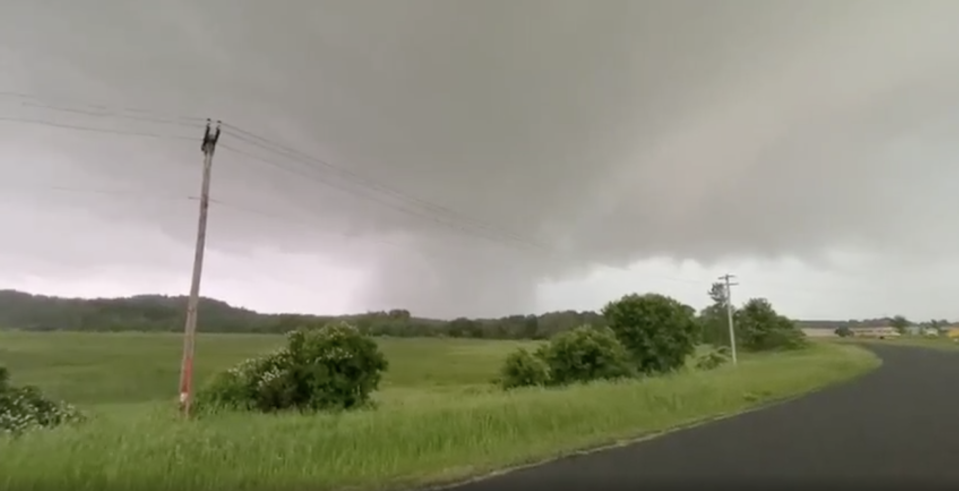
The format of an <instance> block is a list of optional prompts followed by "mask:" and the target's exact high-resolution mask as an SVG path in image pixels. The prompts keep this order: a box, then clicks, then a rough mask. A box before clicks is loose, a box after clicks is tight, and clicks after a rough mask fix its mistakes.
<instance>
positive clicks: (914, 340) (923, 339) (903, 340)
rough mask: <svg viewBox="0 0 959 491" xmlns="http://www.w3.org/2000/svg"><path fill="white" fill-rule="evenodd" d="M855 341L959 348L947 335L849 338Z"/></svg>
mask: <svg viewBox="0 0 959 491" xmlns="http://www.w3.org/2000/svg"><path fill="white" fill-rule="evenodd" d="M847 339H848V340H849V341H847V342H853V343H875V344H891V345H896V346H917V347H920V348H931V349H939V350H947V351H956V350H959V343H957V342H956V341H955V340H952V339H949V338H946V337H935V338H934V337H928V336H900V337H897V338H892V339H873V338H847Z"/></svg>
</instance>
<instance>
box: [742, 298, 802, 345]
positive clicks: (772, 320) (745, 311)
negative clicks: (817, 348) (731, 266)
mask: <svg viewBox="0 0 959 491" xmlns="http://www.w3.org/2000/svg"><path fill="white" fill-rule="evenodd" d="M736 333H737V336H739V339H737V341H739V343H738V344H740V345H741V346H742V347H743V348H744V349H746V350H749V351H772V350H795V349H802V348H804V347H806V346H807V344H808V342H807V340H806V334H805V333H803V332H802V329H799V327H797V326H796V324H795V323H793V321H791V320H789V319H788V318H786V317H784V316H782V315H779V314H778V313H777V312H776V310H775V309H773V306H772V304H770V303H769V301H768V300H766V299H764V298H753V299H750V300H749V301H748V302H746V304H745V305H743V307H742V308H741V309H739V310H738V311H736Z"/></svg>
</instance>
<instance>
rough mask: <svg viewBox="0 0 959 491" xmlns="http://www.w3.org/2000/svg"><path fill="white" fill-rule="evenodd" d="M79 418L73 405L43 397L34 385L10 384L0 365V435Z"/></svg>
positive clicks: (17, 432)
mask: <svg viewBox="0 0 959 491" xmlns="http://www.w3.org/2000/svg"><path fill="white" fill-rule="evenodd" d="M82 419H83V416H82V415H81V414H80V412H79V411H77V409H76V408H74V407H73V406H71V405H69V404H66V403H63V402H56V401H52V400H50V399H48V398H46V397H44V396H43V394H42V393H41V392H40V390H39V389H37V388H36V387H31V386H24V387H14V386H12V385H11V384H10V372H9V371H7V369H6V368H4V367H0V435H4V434H6V435H19V434H22V433H24V432H26V431H31V430H35V429H40V428H50V427H53V426H58V425H61V424H66V423H72V422H79V421H81V420H82Z"/></svg>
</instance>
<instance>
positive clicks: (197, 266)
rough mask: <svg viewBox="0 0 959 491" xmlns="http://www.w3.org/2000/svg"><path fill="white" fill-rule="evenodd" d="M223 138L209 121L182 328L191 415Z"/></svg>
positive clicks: (183, 401)
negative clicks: (216, 157) (213, 188)
mask: <svg viewBox="0 0 959 491" xmlns="http://www.w3.org/2000/svg"><path fill="white" fill-rule="evenodd" d="M219 139H220V122H219V121H217V122H216V130H215V131H211V130H210V120H209V119H207V120H206V131H205V132H204V134H203V143H202V144H201V145H200V149H201V150H202V151H203V180H202V183H201V184H200V218H199V221H198V225H197V231H196V251H195V253H194V256H193V278H192V280H191V282H190V298H189V300H187V307H186V324H185V325H184V328H183V363H182V365H181V366H180V410H181V411H183V415H184V416H186V417H189V416H190V405H191V403H192V402H193V353H194V351H195V346H196V344H195V340H196V310H197V304H199V302H200V278H201V277H202V276H203V252H204V250H205V249H206V217H207V210H209V208H210V171H211V169H212V167H213V152H214V151H215V150H216V142H217V140H219Z"/></svg>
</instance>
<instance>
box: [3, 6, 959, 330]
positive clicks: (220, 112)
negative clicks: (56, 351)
mask: <svg viewBox="0 0 959 491" xmlns="http://www.w3.org/2000/svg"><path fill="white" fill-rule="evenodd" d="M0 13H2V15H0V45H2V47H3V48H4V50H3V51H2V52H0V53H2V54H3V56H4V57H5V59H4V60H3V62H4V65H3V66H4V67H9V68H10V70H11V71H10V72H9V73H10V74H9V75H7V78H9V80H7V82H9V83H10V84H11V87H10V88H11V89H12V90H17V91H22V92H30V93H36V94H45V95H50V96H51V97H53V96H58V97H61V98H62V99H64V100H78V101H89V102H102V103H104V104H108V105H111V107H120V106H135V107H148V108H153V109H154V110H157V111H160V112H163V113H167V114H171V115H181V116H182V115H190V116H196V115H202V116H205V115H207V114H209V115H211V116H214V117H221V118H223V119H224V120H225V121H227V122H228V123H231V124H233V125H235V126H237V127H240V128H244V129H246V130H249V131H252V132H254V133H256V134H260V135H265V136H268V137H269V138H270V139H271V140H275V141H281V142H286V143H287V144H289V145H291V146H292V147H295V148H296V149H298V150H301V151H303V152H306V153H307V154H310V155H315V156H318V157H321V158H323V159H326V160H328V161H329V162H332V163H335V164H336V165H338V166H342V167H345V168H348V169H350V170H351V171H354V172H357V173H360V174H362V175H367V176H375V178H376V179H377V180H378V181H380V182H383V183H387V184H388V185H389V186H390V187H391V188H394V189H398V190H402V191H403V192H404V193H405V194H408V195H411V196H415V197H417V198H420V199H423V200H428V201H429V202H431V203H438V204H442V205H443V206H444V207H445V208H448V209H452V210H455V211H457V212H459V213H460V214H462V215H465V216H468V217H470V218H471V219H473V220H476V221H480V222H482V224H483V225H478V224H477V223H475V222H474V223H472V224H467V222H466V219H465V218H463V217H462V216H460V217H458V218H456V219H455V220H454V219H451V218H449V213H448V211H446V210H438V209H437V208H435V207H433V208H430V209H425V208H424V207H423V206H422V203H419V204H411V203H410V202H409V200H406V201H404V200H401V199H399V198H398V197H397V196H396V195H390V194H388V193H385V192H384V191H383V190H382V189H378V190H373V191H370V190H369V189H367V190H366V191H365V192H364V193H366V194H365V197H358V196H356V195H355V194H356V193H352V194H351V193H348V192H344V191H342V189H331V188H329V187H323V186H322V185H321V184H320V183H318V182H317V179H318V178H319V177H322V178H323V179H325V180H326V181H328V182H330V183H332V184H333V185H334V186H335V187H339V188H343V187H349V188H350V189H354V190H356V189H360V188H358V187H357V186H356V184H350V183H349V181H346V180H344V179H343V178H342V176H337V175H335V174H331V173H329V172H327V173H326V174H319V171H318V170H317V169H316V168H312V169H311V168H309V167H306V166H304V165H301V167H298V168H297V169H298V170H296V171H295V172H286V173H284V172H282V171H280V170H278V169H275V168H271V167H269V166H266V165H264V164H262V163H258V162H257V161H256V160H254V159H250V158H249V157H248V156H246V155H243V154H238V153H235V152H233V151H231V149H237V150H241V151H242V152H244V153H252V154H255V155H259V156H263V157H266V158H267V159H268V160H273V161H275V162H279V163H282V164H283V165H284V166H287V167H289V166H295V165H297V164H294V163H293V162H292V161H289V160H287V161H284V160H283V158H282V157H279V156H277V155H276V154H275V153H272V152H269V151H266V150H265V149H263V148H262V147H260V146H257V145H254V144H252V143H251V142H250V141H249V140H244V139H243V138H242V134H240V138H237V133H235V132H232V133H229V134H227V135H226V136H224V137H223V139H222V140H221V143H222V146H223V148H221V149H220V150H219V151H218V153H217V157H216V174H215V178H214V179H215V180H214V195H215V197H217V198H218V199H220V200H222V201H223V202H224V203H231V204H234V205H239V206H243V207H246V208H249V209H256V210H266V211H268V212H269V214H270V215H272V216H283V217H287V218H295V221H296V223H297V225H296V226H287V225H283V226H281V224H280V223H279V221H277V220H276V219H274V218H270V217H268V216H258V215H255V214H243V213H239V212H237V213H233V212H230V211H229V210H228V207H227V206H224V207H222V208H214V212H215V215H214V216H213V217H212V218H213V220H212V221H211V236H212V237H215V239H216V240H215V243H214V245H213V246H214V247H220V248H224V249H229V250H234V251H237V250H239V251H242V250H246V249H248V248H251V247H261V246H271V247H274V248H281V249H285V250H290V251H297V252H311V251H312V252H317V253H323V254H332V255H336V256H339V257H341V258H343V260H344V261H346V262H350V263H354V264H358V265H361V266H366V267H369V268H371V270H372V271H373V272H374V273H375V274H373V275H372V276H371V278H370V281H369V284H368V285H366V288H365V290H364V294H365V296H366V302H365V304H366V305H369V306H371V307H391V306H404V307H408V308H411V309H412V310H414V311H418V312H432V313H438V314H443V315H452V314H453V313H456V314H480V313H491V312H494V311H495V312H504V311H522V310H526V309H528V308H529V306H530V304H531V303H532V295H533V291H534V287H535V285H536V284H537V283H538V282H539V281H541V280H542V279H544V278H547V277H550V278H556V277H563V276H567V275H570V274H576V273H582V272H584V271H585V270H586V268H587V267H588V266H589V265H591V264H605V265H611V266H620V265H625V264H627V263H629V262H631V261H633V260H637V259H641V258H645V257H651V256H655V255H667V256H671V257H676V258H681V259H694V260H697V261H701V262H705V263H709V262H713V261H718V260H721V259H723V258H725V257H730V256H753V257H757V256H766V257H775V256H780V255H791V256H795V257H804V258H812V259H815V258H820V257H821V254H822V253H823V251H825V250H827V249H829V248H830V247H834V246H853V247H862V248H866V249H877V250H878V249H881V250H882V251H883V252H884V253H888V254H891V255H916V254H920V253H921V254H930V253H935V254H943V252H942V251H944V250H947V249H949V247H950V246H951V245H955V244H957V242H959V240H957V236H956V234H957V232H956V230H959V229H956V228H955V227H951V228H947V227H944V226H942V225H943V223H944V222H943V221H942V219H944V218H945V215H946V214H945V212H943V210H944V209H948V207H949V206H954V205H956V204H959V203H957V199H956V196H959V195H957V194H956V193H954V192H952V191H951V190H950V189H949V188H948V187H946V186H945V185H944V184H943V183H946V182H949V180H950V179H954V178H955V177H959V171H957V169H959V167H957V166H955V165H954V164H953V159H954V158H955V155H956V151H957V148H956V147H955V146H950V145H948V143H943V142H948V140H949V134H950V130H954V129H955V127H956V124H955V116H954V115H955V114H956V110H957V109H959V99H957V96H959V89H956V87H959V84H957V82H959V52H956V51H955V49H954V46H955V45H956V41H957V38H959V34H956V33H957V32H959V30H957V27H959V21H956V20H955V19H957V18H959V15H957V14H959V4H957V3H955V2H950V1H945V0H943V1H914V2H898V1H881V0H873V1H843V0H830V1H818V0H810V1H745V0H741V1H722V2H719V1H717V2H701V1H682V0H674V1H658V2H649V1H639V0H623V1H614V0H594V1H561V0H541V1H533V0H509V1H506V0H484V1H479V0H477V1H453V0H449V1H439V0H437V1H414V0H407V1H394V2H387V1H361V0H350V1H312V2H305V1H303V2H300V1H297V2H294V1H287V2H271V3H265V2H259V1H239V0H231V1H226V0H222V1H206V2H186V1H182V0H167V1H165V2H153V3H147V2H120V1H106V0H100V1H92V0H91V1H88V2H84V3H83V4H82V5H81V4H80V3H77V2H66V1H57V2H55V1H43V2H41V1H37V0H33V1H25V0H8V1H7V2H5V3H4V5H3V6H2V7H0ZM0 107H9V106H2V105H0ZM17 109H18V110H19V111H21V112H19V113H17V114H18V115H19V116H23V115H30V116H31V117H38V116H37V115H43V117H47V118H52V119H55V120H57V121H67V120H69V121H74V122H80V123H82V124H86V125H90V124H94V123H97V124H101V125H104V126H105V127H110V128H114V129H118V128H121V127H122V128H125V129H128V130H135V131H151V132H163V133H164V134H167V135H177V136H184V135H198V131H199V130H198V129H197V127H196V126H195V125H194V127H193V129H191V128H188V127H186V126H182V125H181V126H173V125H166V126H164V125H160V124H155V123H147V122H142V121H141V122H132V121H129V122H119V121H118V120H111V119H109V118H102V119H103V120H104V121H99V122H97V121H94V119H95V118H92V117H88V116H83V115H73V116H69V115H67V114H64V113H54V112H43V111H44V110H43V109H40V108H35V107H34V108H26V109H24V108H22V107H18V108H17ZM71 117H72V118H74V119H72V120H70V119H69V118H71ZM182 121H186V120H182ZM190 121H193V120H190ZM193 122H194V123H196V121H193ZM228 132H229V130H228ZM952 133H953V134H954V131H952ZM916 142H918V143H916ZM197 146H198V145H197V143H196V142H193V141H179V140H170V141H167V140H160V141H149V142H148V141H146V140H145V139H135V138H134V137H129V138H121V137H111V136H107V135H104V136H98V137H94V136H90V137H87V136H86V135H80V136H77V135H72V134H71V135H70V136H69V137H64V138H63V140H62V141H59V142H58V143H57V144H56V146H55V148H56V151H57V153H59V154H61V155H68V156H69V157H70V158H71V159H73V160H75V163H74V164H71V165H74V166H77V167H82V169H84V172H85V175H86V176H87V179H88V181H87V182H84V183H83V184H85V185H92V184H91V183H102V182H104V180H109V179H112V180H114V181H118V182H120V183H122V184H123V185H125V186H127V187H131V186H133V187H137V189H140V188H143V189H150V190H154V191H157V192H159V191H163V192H179V193H181V194H187V195H188V194H191V193H192V194H195V193H196V190H195V188H196V187H197V186H196V184H195V181H196V179H197V177H198V172H199V168H198V163H199V158H200V156H199V152H198V148H197ZM49 165H51V166H52V165H54V164H49ZM57 165H60V164H57ZM66 165H67V164H63V166H66ZM312 165H313V166H314V167H316V166H317V165H319V164H316V163H313V164H312ZM51 168H52V167H51ZM5 172H11V173H12V174H10V175H16V174H17V173H19V172H21V171H6V170H5ZM308 176H309V177H308ZM78 182H79V180H75V181H74V183H75V184H76V183H78ZM953 182H954V181H953ZM359 194H363V193H359ZM370 196H373V198H374V199H375V200H378V201H380V202H379V203H377V202H376V201H375V200H374V201H371V199H370ZM102 203H103V204H102V205H97V206H94V205H92V204H91V205H89V206H90V208H89V209H90V210H92V211H95V212H96V213H99V214H101V215H102V216H103V217H107V218H109V219H110V220H125V219H129V220H134V221H136V220H137V219H140V220H139V222H140V223H142V222H143V220H142V218H143V217H144V216H147V215H149V216H150V217H151V218H150V220H151V221H150V223H149V227H154V228H157V229H159V230H162V231H164V233H166V234H168V235H170V236H172V237H175V238H176V239H178V240H180V241H182V242H184V243H188V242H189V241H190V240H192V234H193V231H194V230H193V228H194V227H193V225H192V223H191V222H190V218H187V217H185V216H183V214H180V213H173V212H170V213H167V214H163V213H157V212H156V210H154V212H151V213H147V211H146V210H147V208H146V205H135V204H129V205H127V206H123V207H117V206H116V205H115V203H114V202H110V201H108V200H104V201H103V202H102ZM384 203H386V204H388V205H389V206H385V205H384ZM404 207H405V209H407V210H408V212H407V213H403V212H400V211H397V210H396V208H404ZM186 215H189V213H186ZM414 215H415V216H414ZM422 215H428V216H427V217H423V216H422ZM124 217H125V218H124ZM444 217H446V218H444ZM450 221H452V222H455V223H456V224H457V225H456V227H455V228H456V230H451V229H450V227H447V226H443V225H442V224H441V223H440V222H450ZM490 224H493V225H495V229H496V232H493V231H491V228H492V227H491V226H490ZM140 226H141V227H145V226H146V225H140ZM464 229H471V230H472V232H469V234H472V235H474V236H475V235H484V236H491V235H492V236H494V237H493V240H491V241H484V240H481V239H479V238H476V237H474V238H472V239H470V238H468V235H469V234H468V233H467V232H465V231H464ZM480 229H482V230H480ZM310 230H314V231H316V230H318V231H320V232H323V233H327V234H332V236H333V237H337V236H339V237H341V238H342V235H347V236H349V235H352V236H362V237H364V238H370V239H377V240H380V239H381V240H384V241H391V243H395V244H398V245H399V247H397V246H394V245H377V244H378V243H377V242H375V241H372V240H371V241H366V242H363V244H365V245H364V246H357V245H356V244H357V243H356V242H353V241H350V240H346V239H344V240H339V239H330V240H324V239H317V238H315V237H313V236H311V235H310V234H311V233H313V232H310ZM917 234H921V235H922V236H923V237H925V238H926V240H924V241H921V244H917V241H915V240H912V239H910V237H914V236H916V235H917ZM929 244H937V246H934V247H932V246H929ZM544 247H545V248H548V249H549V251H551V252H549V253H548V252H547V251H546V250H545V248H544ZM91 254H92V253H91ZM87 260H92V259H90V258H88V259H87ZM103 260H104V261H106V260H109V255H104V259H103Z"/></svg>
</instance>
